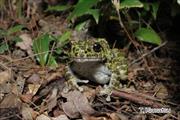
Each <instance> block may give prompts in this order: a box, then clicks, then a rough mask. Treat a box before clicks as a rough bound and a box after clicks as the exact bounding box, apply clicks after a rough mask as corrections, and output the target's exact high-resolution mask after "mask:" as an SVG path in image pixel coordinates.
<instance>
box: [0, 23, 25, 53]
mask: <svg viewBox="0 0 180 120" xmlns="http://www.w3.org/2000/svg"><path fill="white" fill-rule="evenodd" d="M23 27H24V26H23V25H16V26H14V27H11V28H9V29H7V30H4V29H0V39H1V40H2V41H1V42H0V54H2V53H4V52H6V51H8V49H9V46H10V45H11V44H12V43H13V42H18V41H21V38H19V37H18V36H16V35H14V34H15V33H17V32H19V31H21V30H22V28H23Z"/></svg>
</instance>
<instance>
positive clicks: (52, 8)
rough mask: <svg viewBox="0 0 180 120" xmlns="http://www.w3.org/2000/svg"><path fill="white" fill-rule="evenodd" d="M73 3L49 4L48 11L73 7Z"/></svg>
mask: <svg viewBox="0 0 180 120" xmlns="http://www.w3.org/2000/svg"><path fill="white" fill-rule="evenodd" d="M71 7H72V6H71V5H56V6H48V8H47V10H46V11H59V12H60V11H65V10H68V9H69V8H71Z"/></svg>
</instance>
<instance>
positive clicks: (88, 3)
mask: <svg viewBox="0 0 180 120" xmlns="http://www.w3.org/2000/svg"><path fill="white" fill-rule="evenodd" d="M98 1H99V0H79V1H78V3H77V4H76V6H75V8H74V10H73V12H72V13H71V14H70V16H69V17H68V20H71V19H74V18H76V17H80V16H82V15H84V14H87V13H88V11H89V10H90V9H91V7H92V6H93V5H95V4H97V3H98Z"/></svg>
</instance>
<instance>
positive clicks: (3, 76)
mask: <svg viewBox="0 0 180 120" xmlns="http://www.w3.org/2000/svg"><path fill="white" fill-rule="evenodd" d="M10 79H11V74H10V72H8V71H3V72H0V85H1V84H4V83H6V82H8V81H9V80H10Z"/></svg>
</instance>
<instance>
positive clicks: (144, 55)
mask: <svg viewBox="0 0 180 120" xmlns="http://www.w3.org/2000/svg"><path fill="white" fill-rule="evenodd" d="M166 43H167V41H165V42H164V43H162V44H161V45H159V46H157V47H155V48H153V49H152V50H151V51H150V52H147V53H145V54H143V55H142V56H141V57H139V58H138V59H136V60H134V61H132V62H131V63H130V64H129V66H131V65H133V64H134V63H136V62H138V61H139V60H141V59H143V58H144V57H146V56H148V55H150V54H151V53H153V52H154V51H156V50H158V49H159V48H161V47H163V46H164V45H166Z"/></svg>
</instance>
